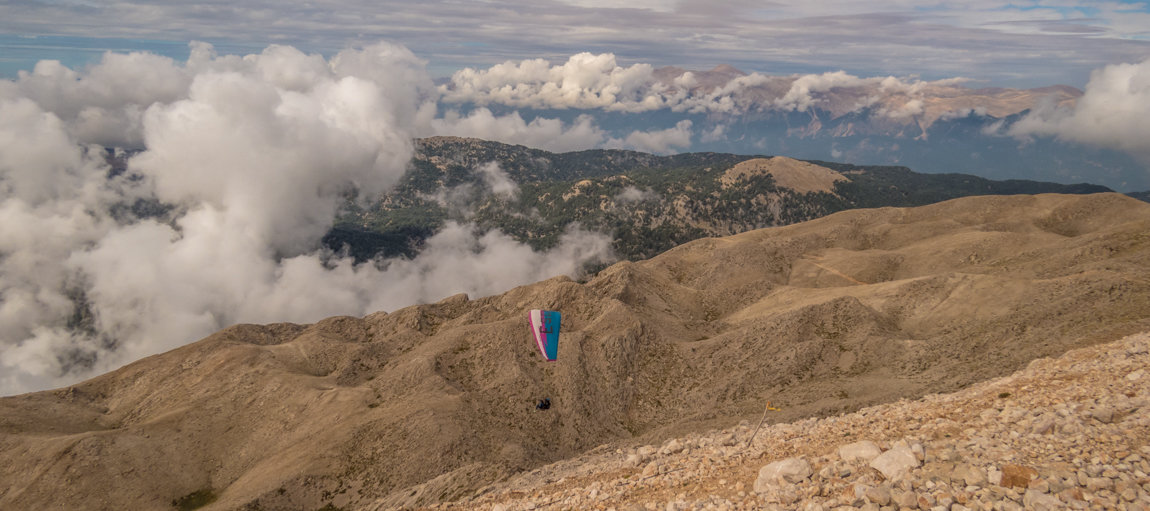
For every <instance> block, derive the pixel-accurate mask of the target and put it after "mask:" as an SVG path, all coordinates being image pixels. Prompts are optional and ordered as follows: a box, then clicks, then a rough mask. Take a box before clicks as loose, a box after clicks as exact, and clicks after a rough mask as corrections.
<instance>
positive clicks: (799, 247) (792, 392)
mask: <svg viewBox="0 0 1150 511" xmlns="http://www.w3.org/2000/svg"><path fill="white" fill-rule="evenodd" d="M531 308H546V309H555V310H561V311H562V312H563V321H564V324H563V335H562V339H561V342H560V346H559V360H558V361H557V362H551V363H548V362H545V361H543V360H542V359H541V357H539V356H538V354H537V353H536V352H535V347H534V346H533V344H532V342H531V339H530V334H529V332H528V330H527V326H526V319H525V318H526V311H527V310H529V309H531ZM1147 327H1150V204H1145V203H1141V202H1138V201H1136V200H1133V199H1130V198H1127V197H1124V196H1121V195H1117V194H1100V195H1092V196H1061V195H1041V196H1016V197H975V198H966V199H958V200H954V201H949V202H945V203H941V204H936V205H932V206H926V207H920V208H914V209H894V208H887V209H879V210H856V211H848V212H844V213H839V214H835V215H832V216H829V217H825V218H822V219H819V220H815V221H812V222H806V223H803V224H797V225H792V226H788V227H782V228H774V229H765V230H759V231H753V232H748V233H744V234H740V235H737V236H732V237H729V238H721V239H705V240H699V241H697V242H693V243H689V244H687V245H683V246H680V247H678V248H676V249H674V250H671V251H669V252H667V253H665V254H663V255H661V256H659V257H656V258H654V259H651V260H648V261H644V262H640V263H620V264H617V265H615V266H612V267H611V268H608V269H607V270H604V271H603V272H601V273H600V274H599V275H598V276H596V277H595V278H594V279H593V280H591V281H590V282H588V283H586V284H579V283H576V282H573V281H571V280H570V279H566V278H555V279H551V280H548V281H544V282H540V283H537V284H534V285H530V286H524V287H520V288H516V289H514V290H511V291H509V292H507V293H505V294H503V295H499V296H493V297H487V298H482V299H478V300H468V299H467V297H465V296H462V295H460V296H456V297H452V298H448V299H446V300H443V301H441V302H439V303H436V304H430V305H423V306H415V307H409V308H406V309H402V310H399V311H396V312H394V313H391V314H385V313H378V314H373V315H370V316H368V317H366V318H363V319H357V318H346V317H344V318H331V319H328V320H324V321H321V322H319V323H317V324H315V325H310V326H300V325H286V324H285V325H269V326H252V325H241V326H236V327H232V328H229V329H226V330H224V331H221V332H219V333H217V334H215V335H213V336H211V337H208V338H207V339H204V340H203V341H200V342H198V343H195V344H192V345H189V346H186V347H183V348H180V349H178V350H174V351H172V352H169V353H165V354H162V355H158V356H154V357H150V358H148V359H145V360H141V361H139V362H137V363H134V364H131V365H129V366H127V367H125V368H122V369H120V370H118V371H115V372H113V373H109V374H106V375H104V376H101V377H98V378H95V379H92V380H89V381H87V382H84V383H82V384H79V385H75V386H72V387H69V388H66V389H60V390H56V391H49V392H40V393H34V394H26V395H22V396H15V397H10V398H4V399H0V431H2V432H3V435H2V436H0V453H2V454H0V459H3V460H4V463H3V464H2V466H0V480H2V481H3V482H4V484H2V485H0V507H3V508H16V509H24V508H41V507H52V506H56V505H60V504H65V503H66V504H67V505H68V507H73V508H93V509H98V508H104V507H107V508H162V507H164V506H167V505H169V504H170V503H171V502H172V501H173V499H177V498H180V497H182V496H185V495H188V494H190V493H192V492H195V491H198V490H205V489H210V490H211V491H213V492H214V493H215V494H216V495H217V496H218V500H216V501H215V503H213V504H211V505H210V506H209V507H208V508H209V509H231V508H237V507H243V506H245V505H246V506H247V507H249V508H251V509H261V508H262V509H281V508H287V509H316V508H319V507H322V506H324V505H326V504H329V503H330V504H334V505H336V506H341V507H347V508H355V507H359V506H363V505H404V504H415V503H427V502H434V501H436V500H440V499H444V498H452V497H453V496H458V495H461V494H462V493H463V492H467V491H470V490H471V489H474V488H476V487H478V486H482V485H483V484H485V483H486V482H488V481H491V480H494V479H496V478H500V477H503V476H505V475H507V474H509V473H512V472H514V471H517V470H522V469H527V468H531V467H535V466H538V465H539V464H542V463H545V462H550V461H555V460H559V459H562V458H566V457H570V456H572V455H575V454H577V453H579V452H582V451H585V450H587V449H591V448H594V447H596V446H598V445H600V444H603V443H606V442H612V441H619V440H627V439H630V438H633V437H634V436H637V435H646V436H648V437H659V436H666V435H670V434H673V433H676V432H681V431H683V430H686V429H693V428H700V427H705V426H710V425H715V424H720V423H730V422H732V421H736V420H738V419H741V418H745V417H747V416H749V415H752V414H757V412H759V411H760V410H761V409H762V404H763V402H764V401H765V400H771V401H772V402H774V403H775V404H776V405H778V406H780V407H781V408H783V411H782V412H779V413H778V414H776V415H774V418H775V419H776V420H789V419H792V418H795V417H798V416H802V415H811V414H824V413H833V412H836V411H840V410H845V409H854V408H858V407H860V406H864V405H869V404H873V403H876V402H881V401H886V400H892V399H897V398H899V397H904V396H918V395H922V394H924V393H928V392H940V391H945V390H951V389H955V388H958V387H962V386H964V385H966V384H969V383H971V382H974V381H978V380H981V379H985V378H988V377H991V376H996V375H1002V374H1006V373H1009V372H1011V371H1013V370H1015V369H1017V368H1019V367H1020V366H1022V365H1023V364H1025V363H1026V362H1027V361H1029V360H1031V359H1033V358H1036V357H1040V356H1047V355H1052V354H1057V353H1061V352H1063V351H1065V350H1067V349H1069V348H1072V347H1075V346H1076V344H1075V343H1077V342H1080V340H1081V339H1087V340H1088V342H1101V341H1107V340H1112V339H1115V338H1118V337H1120V336H1121V335H1123V334H1126V333H1129V332H1133V331H1139V330H1146V329H1147ZM542 397H550V398H551V400H552V402H553V403H554V406H553V408H552V409H551V410H549V411H547V412H538V411H536V410H534V408H533V403H534V401H535V400H537V399H539V398H542ZM113 481H114V482H113Z"/></svg>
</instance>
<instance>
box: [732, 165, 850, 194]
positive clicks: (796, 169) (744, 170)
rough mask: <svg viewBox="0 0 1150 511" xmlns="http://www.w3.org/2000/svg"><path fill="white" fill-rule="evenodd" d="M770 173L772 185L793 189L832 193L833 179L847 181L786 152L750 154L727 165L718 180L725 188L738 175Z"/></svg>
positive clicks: (804, 191)
mask: <svg viewBox="0 0 1150 511" xmlns="http://www.w3.org/2000/svg"><path fill="white" fill-rule="evenodd" d="M763 174H770V175H771V177H772V178H773V179H774V180H775V185H776V186H779V187H782V188H790V189H792V190H794V191H795V192H797V193H811V192H826V193H830V194H833V193H834V189H835V182H837V181H849V180H850V179H848V178H847V177H846V176H844V175H842V174H840V173H838V172H835V171H833V170H831V169H828V168H826V167H823V166H821V165H815V164H813V163H808V162H805V161H799V160H795V159H792V158H787V157H786V156H775V157H772V158H752V159H750V160H747V161H744V162H741V163H739V164H738V165H735V166H734V167H731V168H730V169H727V171H726V172H724V173H723V176H722V177H720V178H719V182H720V183H721V184H722V185H723V188H728V187H730V186H731V185H733V184H734V183H736V182H737V181H738V180H739V179H742V178H746V177H750V176H760V175H763Z"/></svg>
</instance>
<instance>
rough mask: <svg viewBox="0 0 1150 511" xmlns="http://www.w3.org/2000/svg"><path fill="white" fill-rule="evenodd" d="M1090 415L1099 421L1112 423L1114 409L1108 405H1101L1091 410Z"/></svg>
mask: <svg viewBox="0 0 1150 511" xmlns="http://www.w3.org/2000/svg"><path fill="white" fill-rule="evenodd" d="M1090 416H1091V417H1094V420H1096V421H1098V422H1101V423H1103V424H1110V423H1111V422H1114V409H1112V408H1110V407H1108V406H1099V407H1098V408H1095V409H1094V410H1092V411H1091V412H1090Z"/></svg>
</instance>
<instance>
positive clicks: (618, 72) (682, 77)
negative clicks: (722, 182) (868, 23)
mask: <svg viewBox="0 0 1150 511" xmlns="http://www.w3.org/2000/svg"><path fill="white" fill-rule="evenodd" d="M728 69H729V68H728ZM666 73H667V70H660V72H659V73H656V72H655V70H654V68H652V67H651V66H649V65H645V64H635V65H632V66H630V67H621V66H619V65H618V64H617V63H616V60H615V56H614V55H612V54H610V53H605V54H600V55H593V54H589V53H580V54H578V55H574V56H572V57H571V58H570V59H568V61H567V62H565V63H563V64H558V65H551V64H549V63H548V62H547V61H545V60H543V59H533V60H524V61H521V62H518V63H516V62H504V63H502V64H497V65H495V66H492V67H491V68H488V69H480V70H477V69H472V68H467V69H464V70H462V71H458V72H456V73H455V74H454V75H453V76H452V78H451V81H450V82H449V83H448V84H445V85H442V86H440V89H439V90H440V92H442V94H443V96H442V100H443V101H445V102H447V103H471V104H476V105H492V104H498V105H505V106H509V107H515V108H539V109H546V108H554V109H568V108H571V109H594V110H603V111H608V112H627V113H642V112H651V111H656V110H670V111H673V112H679V113H692V114H711V115H720V116H737V115H743V114H747V113H753V112H760V111H769V110H774V111H788V112H789V111H806V110H809V109H812V108H819V109H823V110H828V111H830V112H831V113H832V114H833V115H835V116H839V115H845V114H847V113H851V112H858V111H861V110H863V109H865V108H868V107H872V106H874V105H876V104H880V105H881V106H880V108H879V113H880V114H881V115H886V116H888V117H889V118H891V119H893V120H896V121H901V122H911V121H912V120H913V119H912V118H913V117H915V116H917V115H920V114H922V113H923V112H924V103H923V101H924V99H926V98H927V97H929V96H931V95H935V94H943V95H945V96H946V97H953V96H962V95H964V94H974V92H973V91H971V90H969V89H964V88H962V87H960V86H959V85H960V84H961V83H963V82H964V81H966V79H964V78H948V79H944V80H934V81H923V80H919V79H917V78H898V77H894V76H886V77H870V78H862V77H858V76H854V75H851V74H848V73H846V72H845V71H834V72H826V73H821V74H805V75H790V76H771V75H764V74H759V73H751V74H741V73H739V72H737V71H736V72H733V73H730V72H728V71H725V70H718V69H717V70H715V71H682V70H678V71H673V72H671V73H672V74H666ZM516 115H517V114H516ZM472 116H478V117H479V118H482V119H483V120H485V121H488V122H491V121H490V120H489V119H486V117H490V112H487V111H486V110H485V109H480V110H477V111H476V112H473V113H472ZM514 119H515V117H514V116H510V119H508V121H513V120H514ZM476 120H477V121H478V120H479V119H476ZM508 121H504V122H508ZM508 127H509V126H508ZM524 129H525V128H524ZM506 130H507V127H504V129H502V130H496V131H506ZM713 136H715V135H714V134H713V133H712V134H705V135H704V137H705V138H706V137H713ZM707 140H709V141H714V140H715V139H713V138H707V139H706V140H705V141H707Z"/></svg>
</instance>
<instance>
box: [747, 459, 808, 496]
mask: <svg viewBox="0 0 1150 511" xmlns="http://www.w3.org/2000/svg"><path fill="white" fill-rule="evenodd" d="M810 476H811V464H810V463H807V461H806V460H804V459H802V458H787V459H785V460H779V461H776V462H774V463H770V464H768V465H766V466H764V467H763V468H761V469H759V478H758V479H756V480H755V491H756V492H765V491H768V490H770V489H771V488H774V487H776V486H780V485H782V484H786V483H792V484H793V483H800V482H802V481H804V480H806V479H807V478H808V477H810Z"/></svg>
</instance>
